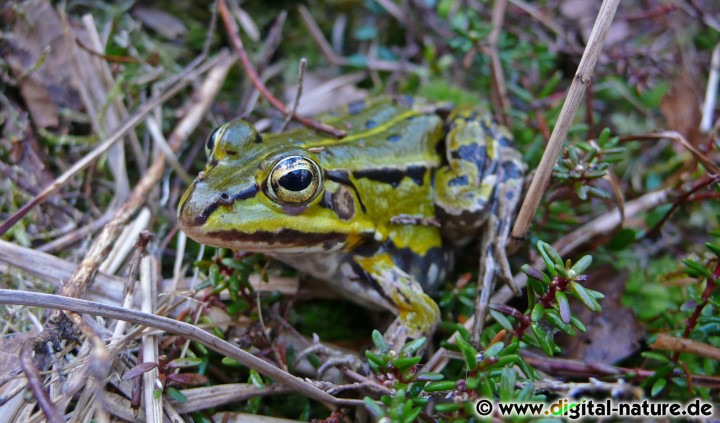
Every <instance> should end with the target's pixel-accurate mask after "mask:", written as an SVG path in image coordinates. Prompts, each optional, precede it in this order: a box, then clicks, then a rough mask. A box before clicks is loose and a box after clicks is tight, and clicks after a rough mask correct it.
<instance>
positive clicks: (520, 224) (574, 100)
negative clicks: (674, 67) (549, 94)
mask: <svg viewBox="0 0 720 423" xmlns="http://www.w3.org/2000/svg"><path fill="white" fill-rule="evenodd" d="M619 4H620V0H603V3H602V6H600V12H598V16H597V18H596V20H595V25H594V26H593V30H592V33H591V34H590V39H589V40H588V44H587V47H586V48H585V52H584V53H583V56H582V58H581V59H580V64H579V65H578V69H577V72H576V74H575V78H574V79H573V81H572V84H571V85H570V89H569V90H568V94H567V98H566V99H565V103H564V104H563V107H562V110H561V111H560V116H559V117H558V120H557V123H556V124H555V129H554V130H553V132H552V134H551V135H550V140H549V141H548V145H547V148H546V149H545V152H544V153H543V156H542V159H541V160H540V165H539V166H538V169H537V171H536V173H535V177H534V178H533V180H532V182H531V184H530V188H529V189H528V192H527V196H526V197H525V200H524V201H523V204H522V206H521V207H520V212H519V213H518V217H517V220H516V221H515V226H514V227H513V230H512V237H513V238H514V239H515V240H516V241H520V240H523V239H525V236H526V234H527V231H528V228H529V227H530V222H531V221H532V219H533V216H535V211H536V210H537V208H538V205H540V200H542V197H543V194H544V192H545V187H546V186H547V184H548V182H549V181H550V176H551V175H552V170H553V166H555V162H556V161H557V156H558V153H560V149H561V148H562V144H563V141H564V140H565V136H566V135H567V133H568V129H569V128H570V124H571V123H572V119H573V117H574V116H575V113H576V112H577V109H578V107H579V106H580V102H581V101H582V98H583V95H584V94H585V90H586V89H587V86H588V85H589V84H590V78H591V77H592V73H593V70H594V68H595V63H596V62H597V59H598V57H599V56H600V52H601V51H602V46H603V43H604V42H605V37H606V36H607V33H608V30H609V29H610V24H611V23H612V20H613V17H614V16H615V11H616V10H617V7H618V5H619Z"/></svg>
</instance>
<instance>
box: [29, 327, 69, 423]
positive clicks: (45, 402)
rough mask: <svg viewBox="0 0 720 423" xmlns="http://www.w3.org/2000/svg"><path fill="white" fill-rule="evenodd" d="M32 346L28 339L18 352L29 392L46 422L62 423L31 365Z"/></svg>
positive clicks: (32, 364)
mask: <svg viewBox="0 0 720 423" xmlns="http://www.w3.org/2000/svg"><path fill="white" fill-rule="evenodd" d="M33 344H34V342H32V339H28V340H27V341H26V342H24V343H23V346H22V349H21V350H20V366H21V367H22V370H23V373H24V374H25V377H26V378H27V380H28V385H30V390H31V391H32V393H33V396H34V397H35V400H36V401H37V402H38V405H39V406H40V409H41V410H42V412H43V414H45V418H47V421H48V422H50V423H64V422H65V419H64V418H63V416H62V414H60V410H58V409H57V408H56V407H55V404H53V402H52V401H51V400H50V396H48V393H47V392H46V391H45V386H44V385H43V382H42V380H40V376H39V375H38V371H37V368H36V367H35V364H34V363H33V351H32V350H33Z"/></svg>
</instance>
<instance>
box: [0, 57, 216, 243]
mask: <svg viewBox="0 0 720 423" xmlns="http://www.w3.org/2000/svg"><path fill="white" fill-rule="evenodd" d="M224 57H225V56H224V55H222V54H221V55H219V56H218V57H216V58H215V59H213V60H210V61H208V62H207V63H206V64H205V65H204V66H202V67H200V68H198V69H196V70H195V71H194V72H191V73H189V74H188V75H187V76H186V77H185V78H183V79H182V80H180V81H178V82H177V83H176V84H175V85H173V86H172V87H170V88H169V89H168V90H167V91H165V92H163V93H162V94H160V95H158V96H157V97H154V98H151V99H150V100H148V101H147V102H146V103H145V104H143V105H142V106H141V107H140V109H139V110H138V111H137V112H135V113H134V114H133V115H132V116H131V117H130V118H129V119H128V120H126V121H125V122H124V123H123V124H122V125H120V127H118V129H117V130H116V131H115V132H114V133H113V134H112V135H110V137H109V138H108V139H107V140H106V141H105V142H103V143H102V144H99V145H98V146H96V147H95V148H94V149H93V150H92V151H91V152H90V153H88V154H87V155H86V156H85V157H83V158H82V159H80V160H79V161H77V162H76V163H75V164H74V165H72V167H70V169H68V170H66V171H65V172H64V173H63V174H62V175H60V176H58V177H57V178H56V179H55V180H54V181H53V182H52V183H51V184H50V185H48V186H47V187H46V188H45V189H43V190H42V191H41V192H40V193H39V194H38V195H36V196H35V197H34V198H33V199H32V200H30V201H29V202H28V203H26V204H25V205H23V206H22V207H20V209H18V210H17V211H16V212H15V213H13V215H12V216H10V217H9V218H8V219H7V220H6V221H5V222H3V223H2V225H0V235H3V234H5V232H7V231H8V230H9V229H10V228H11V227H12V226H13V225H15V224H16V223H17V222H18V221H19V220H20V219H22V218H23V217H24V216H25V215H26V214H28V212H29V211H30V210H32V209H33V208H35V207H36V206H38V205H40V204H42V203H44V202H45V201H46V200H47V199H48V198H49V197H50V196H51V195H52V194H53V193H55V191H57V190H59V189H60V188H61V187H62V186H64V185H65V184H66V183H67V182H68V181H69V180H70V179H71V178H73V177H74V176H75V175H77V174H78V173H80V172H81V171H82V170H83V169H85V168H86V167H88V166H89V165H90V164H91V163H93V162H94V161H95V160H97V158H98V157H100V156H101V155H102V154H103V153H105V152H106V151H107V150H108V149H109V148H110V147H112V146H113V144H115V143H116V142H118V141H119V140H121V139H123V137H124V136H125V135H126V134H127V133H128V132H129V131H131V130H132V129H133V128H135V126H137V125H138V124H139V123H140V122H141V121H142V120H143V119H144V118H145V116H146V115H147V114H149V113H150V112H152V111H153V109H155V108H156V107H157V106H158V105H160V104H162V103H164V102H166V101H167V100H169V99H170V98H172V97H173V96H175V94H177V93H179V92H180V90H182V89H183V88H185V87H186V86H187V85H188V84H190V83H192V82H194V81H195V80H196V79H197V77H198V76H199V75H200V74H202V73H204V72H205V71H206V70H207V69H208V68H210V67H212V66H214V65H215V64H217V62H218V61H219V60H220V59H223V58H224Z"/></svg>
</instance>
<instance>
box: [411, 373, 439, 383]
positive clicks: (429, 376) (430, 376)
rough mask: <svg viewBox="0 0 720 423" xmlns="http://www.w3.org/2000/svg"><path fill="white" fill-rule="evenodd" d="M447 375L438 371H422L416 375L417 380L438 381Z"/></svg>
mask: <svg viewBox="0 0 720 423" xmlns="http://www.w3.org/2000/svg"><path fill="white" fill-rule="evenodd" d="M443 378H445V376H444V375H443V374H442V373H436V372H420V373H418V375H417V376H416V377H415V380H420V381H429V382H437V381H439V380H443Z"/></svg>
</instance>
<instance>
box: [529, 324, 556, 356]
mask: <svg viewBox="0 0 720 423" xmlns="http://www.w3.org/2000/svg"><path fill="white" fill-rule="evenodd" d="M530 328H531V329H532V331H533V334H535V338H536V339H537V341H538V343H540V348H542V350H543V351H544V352H545V354H546V355H547V356H548V357H552V356H553V354H554V353H555V349H554V348H553V345H552V344H551V343H550V340H549V339H548V336H547V334H546V333H545V331H544V330H543V329H542V328H541V327H540V325H538V324H537V323H533V324H531V325H530Z"/></svg>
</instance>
